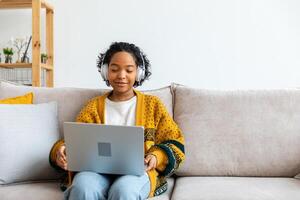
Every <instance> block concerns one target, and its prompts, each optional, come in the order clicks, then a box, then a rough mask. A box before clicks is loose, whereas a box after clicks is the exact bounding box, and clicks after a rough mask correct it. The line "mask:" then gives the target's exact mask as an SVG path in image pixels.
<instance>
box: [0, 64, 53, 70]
mask: <svg viewBox="0 0 300 200" xmlns="http://www.w3.org/2000/svg"><path fill="white" fill-rule="evenodd" d="M0 67H2V68H31V67H32V63H0ZM41 67H42V68H43V69H46V70H53V66H52V65H49V64H44V63H41Z"/></svg>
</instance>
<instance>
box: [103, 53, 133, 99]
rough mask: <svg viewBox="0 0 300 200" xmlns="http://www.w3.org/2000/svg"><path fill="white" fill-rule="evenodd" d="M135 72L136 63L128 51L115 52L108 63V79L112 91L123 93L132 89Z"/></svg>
mask: <svg viewBox="0 0 300 200" xmlns="http://www.w3.org/2000/svg"><path fill="white" fill-rule="evenodd" d="M136 73H137V65H136V63H135V60H134V58H133V56H132V55H131V54H130V53H127V52H124V51H121V52H118V53H115V54H114V55H113V56H112V58H111V60H110V63H109V65H108V81H109V83H110V85H111V86H112V87H113V89H114V91H115V92H117V93H119V94H122V93H123V94H125V93H127V92H130V91H131V90H132V89H133V85H134V83H135V78H136Z"/></svg>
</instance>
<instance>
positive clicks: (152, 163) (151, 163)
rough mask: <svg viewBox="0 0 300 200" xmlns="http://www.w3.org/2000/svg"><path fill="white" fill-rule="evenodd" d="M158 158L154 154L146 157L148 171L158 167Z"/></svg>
mask: <svg viewBox="0 0 300 200" xmlns="http://www.w3.org/2000/svg"><path fill="white" fill-rule="evenodd" d="M156 164H157V160H156V157H155V156H154V155H152V154H148V155H147V156H146V158H145V165H146V167H147V168H146V171H149V170H152V169H155V168H156Z"/></svg>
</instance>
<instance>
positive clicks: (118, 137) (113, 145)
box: [64, 122, 145, 176]
mask: <svg viewBox="0 0 300 200" xmlns="http://www.w3.org/2000/svg"><path fill="white" fill-rule="evenodd" d="M64 139H65V144H66V156H67V162H68V170H70V171H94V172H97V173H104V174H123V175H137V176H140V175H143V174H144V173H145V165H144V127H142V126H117V125H103V124H90V123H77V122H65V123H64Z"/></svg>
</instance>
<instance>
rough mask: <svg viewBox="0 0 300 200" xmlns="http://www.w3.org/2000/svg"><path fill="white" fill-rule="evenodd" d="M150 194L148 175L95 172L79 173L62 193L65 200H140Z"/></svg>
mask: <svg viewBox="0 0 300 200" xmlns="http://www.w3.org/2000/svg"><path fill="white" fill-rule="evenodd" d="M149 192H150V180H149V177H148V174H147V173H145V174H144V175H142V176H132V175H124V176H117V175H108V174H98V173H95V172H88V171H86V172H80V173H77V174H76V175H75V177H74V179H73V182H72V185H71V186H70V187H68V189H67V190H66V191H65V192H64V199H65V200H75V199H78V200H84V199H88V200H100V199H101V200H106V199H108V200H127V199H128V200H135V199H137V200H142V199H147V197H148V195H149Z"/></svg>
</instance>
